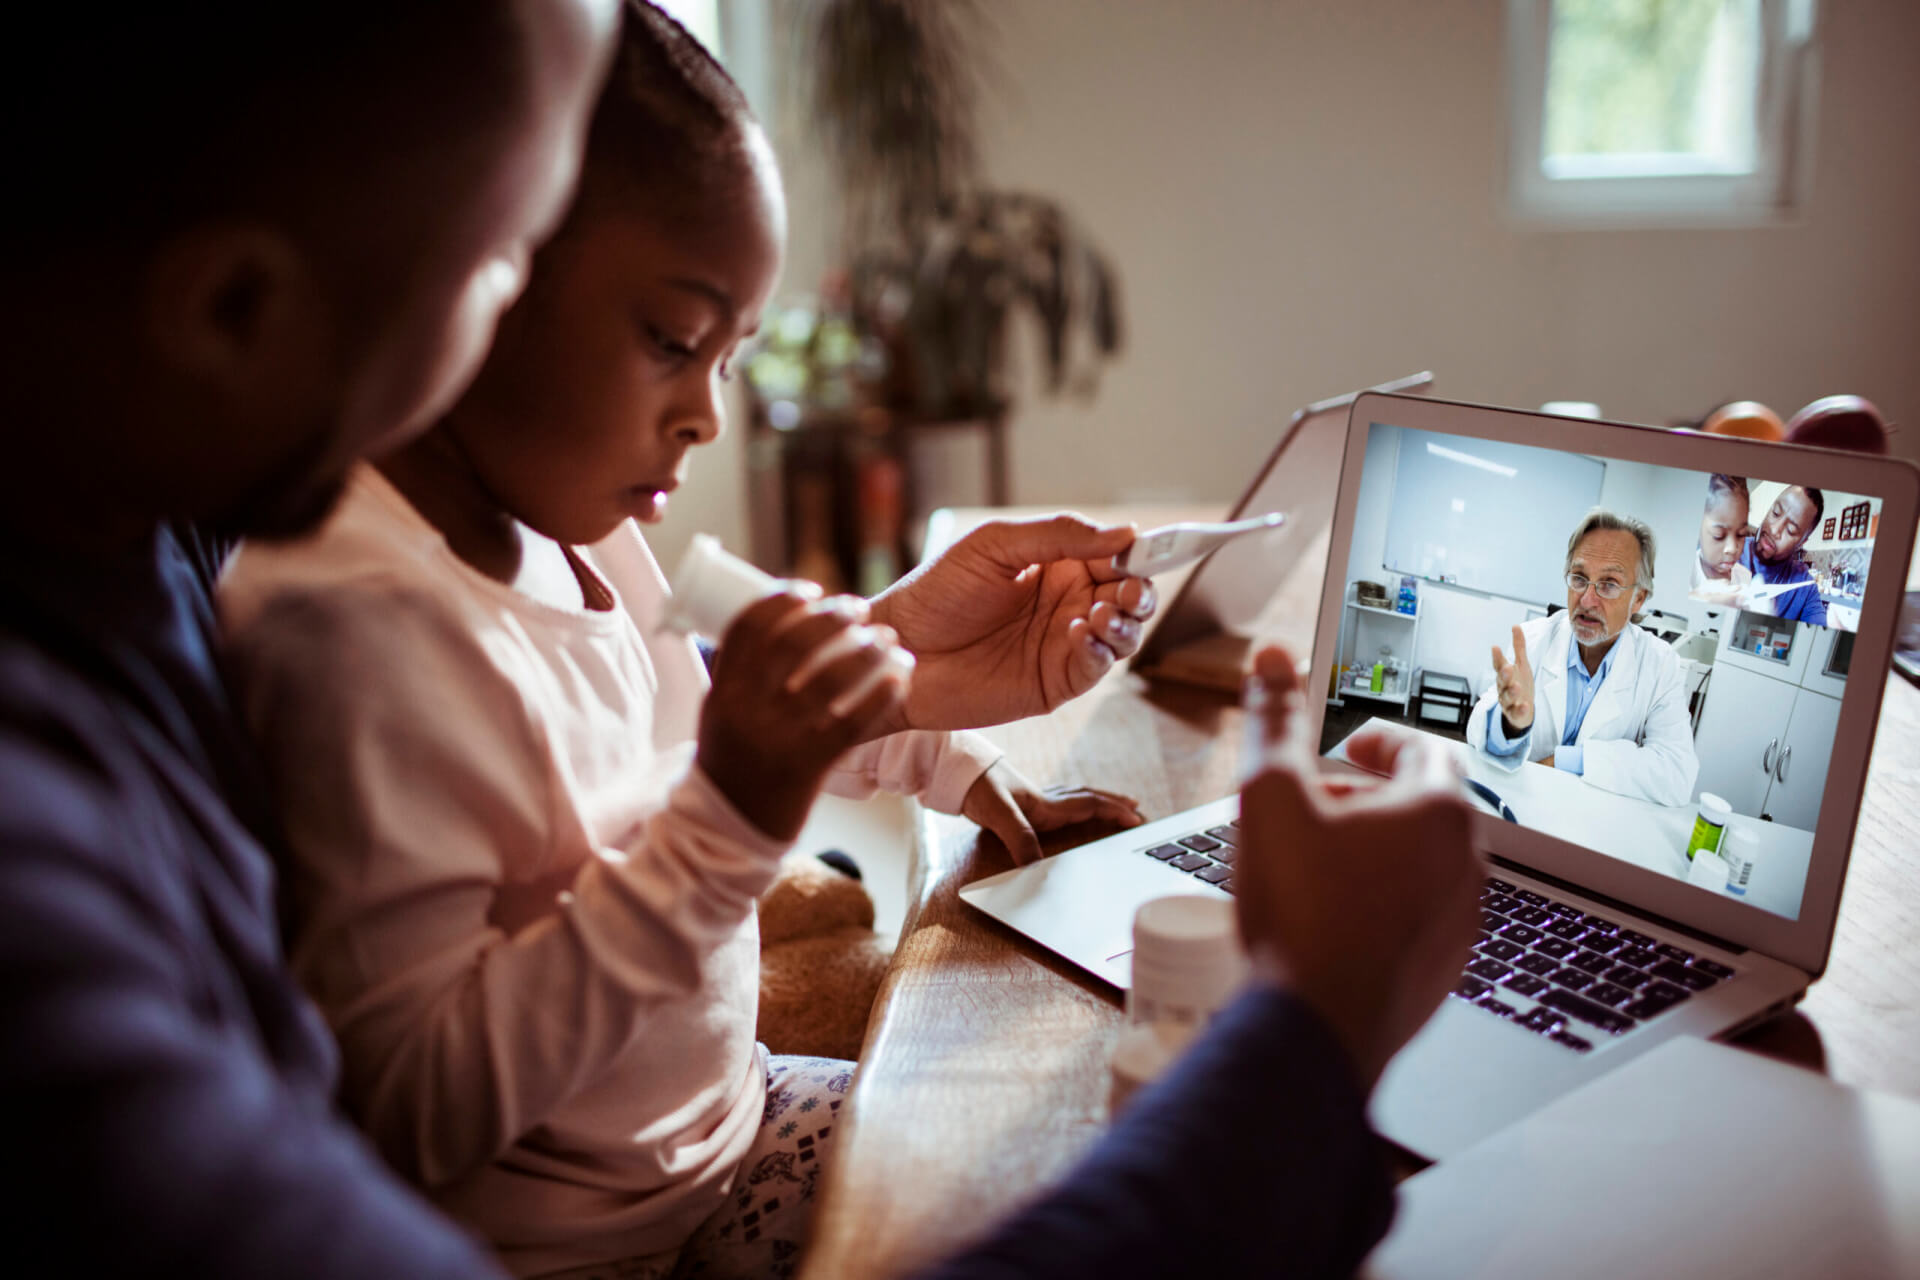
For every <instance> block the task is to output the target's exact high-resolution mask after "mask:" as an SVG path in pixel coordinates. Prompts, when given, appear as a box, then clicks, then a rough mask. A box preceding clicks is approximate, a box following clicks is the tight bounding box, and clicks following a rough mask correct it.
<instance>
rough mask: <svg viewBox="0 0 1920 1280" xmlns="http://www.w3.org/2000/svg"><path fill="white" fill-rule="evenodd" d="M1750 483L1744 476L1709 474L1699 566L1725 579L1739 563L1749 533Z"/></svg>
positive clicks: (1701, 532)
mask: <svg viewBox="0 0 1920 1280" xmlns="http://www.w3.org/2000/svg"><path fill="white" fill-rule="evenodd" d="M1747 503H1748V497H1747V482H1746V479H1745V478H1744V477H1742V476H1728V475H1721V474H1719V473H1718V472H1716V473H1714V474H1713V475H1711V476H1708V477H1707V506H1706V510H1705V511H1704V512H1703V513H1702V514H1701V516H1700V568H1701V570H1702V571H1703V572H1704V573H1705V574H1706V575H1707V576H1708V577H1711V578H1725V577H1728V576H1730V575H1731V574H1732V573H1733V566H1734V565H1735V564H1736V563H1738V562H1739V559H1740V548H1741V546H1742V545H1743V544H1744V541H1745V538H1746V533H1747Z"/></svg>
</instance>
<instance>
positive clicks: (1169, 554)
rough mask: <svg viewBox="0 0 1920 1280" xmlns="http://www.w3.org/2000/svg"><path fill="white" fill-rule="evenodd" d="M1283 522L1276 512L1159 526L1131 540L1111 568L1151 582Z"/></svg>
mask: <svg viewBox="0 0 1920 1280" xmlns="http://www.w3.org/2000/svg"><path fill="white" fill-rule="evenodd" d="M1286 522H1287V515H1286V512H1284V511H1276V512H1274V513H1273V514H1272V515H1267V516H1255V517H1254V518H1253V519H1251V520H1235V521H1233V522H1232V523H1231V524H1169V525H1162V526H1161V527H1160V528H1158V529H1148V530H1147V531H1146V532H1144V533H1142V534H1140V535H1139V536H1137V537H1136V538H1134V540H1133V545H1132V546H1131V547H1128V548H1127V549H1126V550H1125V551H1122V552H1121V553H1120V554H1118V555H1116V556H1114V558H1113V567H1114V568H1115V569H1117V570H1119V571H1120V572H1121V573H1125V574H1130V575H1132V576H1133V577H1136V578H1151V577H1152V576H1153V575H1154V574H1156V573H1165V572H1166V571H1167V570H1169V569H1178V568H1180V567H1181V566H1182V565H1187V564H1192V563H1193V562H1194V561H1195V560H1198V559H1200V557H1202V556H1204V555H1206V554H1208V553H1209V552H1211V551H1213V550H1215V549H1216V548H1218V547H1220V546H1222V545H1223V544H1225V543H1227V542H1230V541H1232V540H1233V539H1234V538H1237V537H1239V536H1240V535H1241V534H1243V533H1253V532H1255V531H1256V530H1259V529H1277V528H1279V527H1280V526H1281V525H1283V524H1285V523H1286Z"/></svg>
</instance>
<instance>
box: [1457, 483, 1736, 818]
mask: <svg viewBox="0 0 1920 1280" xmlns="http://www.w3.org/2000/svg"><path fill="white" fill-rule="evenodd" d="M1652 591H1653V530H1651V529H1649V528H1648V527H1647V526H1646V524H1645V523H1644V522H1642V521H1639V520H1635V519H1632V518H1631V517H1628V516H1617V515H1615V514H1613V513H1612V512H1610V511H1604V510H1600V509H1598V508H1596V509H1595V510H1593V511H1591V512H1589V513H1588V514H1587V517H1586V519H1584V520H1582V521H1581V522H1580V527H1579V528H1577V529H1575V530H1574V531H1573V536H1572V537H1571V538H1569V539H1567V608H1566V611H1565V612H1564V613H1556V614H1554V615H1553V616H1552V617H1550V618H1536V619H1535V620H1533V621H1532V622H1529V623H1526V624H1525V625H1523V626H1518V627H1515V628H1514V629H1513V655H1512V657H1511V659H1509V658H1508V656H1507V655H1506V654H1504V653H1502V652H1501V650H1500V647H1499V646H1498V645H1495V646H1494V648H1493V672H1494V681H1493V685H1492V686H1491V687H1490V688H1489V689H1488V690H1487V692H1486V693H1485V694H1483V695H1481V698H1480V701H1479V703H1478V704H1477V705H1476V706H1475V707H1474V709H1473V715H1472V716H1471V717H1470V718H1469V719H1468V721H1467V742H1468V743H1469V744H1470V745H1471V746H1472V747H1474V748H1475V749H1476V750H1478V751H1482V752H1484V753H1486V755H1487V756H1489V757H1490V758H1491V759H1492V760H1493V761H1494V762H1495V763H1496V764H1500V765H1502V766H1503V767H1506V768H1510V769H1518V768H1519V767H1520V765H1521V764H1522V762H1524V761H1528V760H1534V761H1538V762H1539V763H1541V764H1546V765H1551V766H1552V767H1554V768H1556V769H1563V770H1565V771H1567V772H1568V773H1575V774H1579V775H1581V776H1582V777H1584V778H1585V779H1586V780H1587V781H1588V782H1589V783H1591V784H1592V785H1594V786H1596V787H1599V788H1600V789H1601V790H1603V791H1612V792H1617V793H1618V794H1620V795H1626V796H1637V797H1638V798H1640V799H1642V800H1651V801H1652V802H1653V803H1655V804H1664V805H1680V804H1685V803H1687V800H1688V798H1689V797H1691V796H1692V794H1693V781H1694V776H1695V775H1696V774H1697V773H1698V772H1699V771H1700V761H1699V758H1698V757H1697V756H1695V755H1694V752H1693V725H1692V723H1691V722H1690V721H1689V720H1688V718H1687V698H1686V688H1685V683H1684V680H1683V678H1682V674H1681V668H1680V658H1679V655H1677V654H1675V653H1674V651H1673V649H1672V648H1671V647H1669V646H1668V645H1666V644H1663V643H1661V642H1660V641H1659V640H1656V639H1654V638H1653V637H1652V636H1650V635H1648V634H1647V633H1646V632H1644V631H1642V630H1641V629H1640V628H1639V627H1636V626H1633V625H1631V623H1630V622H1629V619H1630V618H1631V617H1632V615H1633V612H1634V610H1636V609H1638V608H1639V607H1640V606H1641V605H1643V604H1645V603H1646V600H1647V597H1648V596H1649V595H1650V594H1652Z"/></svg>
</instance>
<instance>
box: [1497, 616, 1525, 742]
mask: <svg viewBox="0 0 1920 1280" xmlns="http://www.w3.org/2000/svg"><path fill="white" fill-rule="evenodd" d="M1493 679H1494V684H1495V685H1496V687H1498V689H1499V690H1500V714H1501V715H1502V716H1504V717H1506V721H1507V736H1508V737H1509V738H1517V737H1519V736H1520V735H1521V734H1523V733H1525V732H1526V731H1527V730H1528V729H1530V728H1532V727H1533V668H1532V667H1531V666H1529V665H1527V638H1526V636H1525V635H1523V634H1521V631H1520V628H1519V627H1515V628H1514V629H1513V661H1512V662H1508V661H1507V655H1506V654H1504V653H1502V652H1500V646H1499V645H1495V646H1493Z"/></svg>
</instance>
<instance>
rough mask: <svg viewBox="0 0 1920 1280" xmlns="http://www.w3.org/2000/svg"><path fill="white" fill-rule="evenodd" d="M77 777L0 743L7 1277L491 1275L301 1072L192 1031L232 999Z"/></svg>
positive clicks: (169, 900) (228, 1040) (234, 1026)
mask: <svg viewBox="0 0 1920 1280" xmlns="http://www.w3.org/2000/svg"><path fill="white" fill-rule="evenodd" d="M63 756H64V758H63ZM83 756H84V749H83V745H82V744H78V743H66V744H61V743H59V742H58V741H57V740H53V739H50V738H49V737H47V736H40V737H39V738H38V740H27V741H23V740H22V737H21V736H20V735H18V734H11V733H7V732H5V730H4V728H3V727H0V791H3V792H4V799H5V803H4V805H3V806H0V1097H4V1098H5V1099H6V1111H7V1117H8V1123H7V1135H6V1141H5V1143H4V1144H0V1197H3V1198H4V1199H3V1201H0V1202H4V1203H5V1205H6V1216H7V1221H8V1224H9V1225H8V1230H7V1233H6V1234H7V1241H6V1245H5V1251H6V1255H7V1258H8V1264H7V1270H8V1272H9V1274H22V1275H43V1274H44V1275H53V1274H60V1275H74V1276H81V1275H192V1276H199V1277H208V1278H211V1280H226V1278H229V1277H231V1278H232V1280H241V1278H242V1277H247V1278H251V1277H260V1276H273V1277H277V1278H281V1280H296V1278H297V1280H322V1278H326V1280H335V1278H337V1280H349V1278H352V1280H361V1278H363V1277H370V1276H404V1277H407V1278H408V1280H416V1278H421V1277H447V1278H449V1280H451V1278H452V1277H460V1278H461V1280H474V1278H475V1277H490V1276H496V1275H499V1274H500V1273H499V1271H498V1269H497V1265H496V1264H495V1263H494V1262H492V1261H491V1260H489V1258H488V1257H487V1256H486V1255H485V1254H484V1253H483V1252H482V1251H481V1250H480V1249H479V1248H478V1247H476V1245H475V1244H474V1243H473V1242H472V1241H470V1240H469V1239H467V1238H466V1237H465V1236H463V1235H462V1234H460V1233H459V1232H458V1231H456V1230H455V1229H453V1228H452V1227H451V1226H449V1225H448V1224H447V1223H446V1222H445V1221H444V1220H442V1219H440V1218H439V1217H438V1216H437V1215H436V1214H435V1213H434V1212H433V1211H432V1210H431V1209H429V1208H428V1206H427V1205H426V1204H425V1203H424V1202H423V1201H421V1200H420V1199H419V1198H418V1197H417V1196H416V1195H415V1194H414V1193H412V1192H411V1191H409V1190H408V1189H407V1188H405V1187H404V1186H402V1185H401V1184H400V1183H399V1182H398V1181H397V1180H396V1179H395V1178H394V1177H393V1176H392V1175H391V1174H389V1173H388V1172H387V1171H386V1170H385V1169H384V1168H383V1167H382V1166H381V1165H380V1163H379V1162H378V1160H377V1158H375V1157H374V1156H373V1155H372V1153H371V1151H370V1149H369V1148H368V1147H367V1146H366V1145H365V1143H364V1142H363V1141H362V1140H361V1139H360V1138H359V1137H358V1135H357V1134H355V1133H354V1132H353V1131H352V1130H350V1129H349V1128H348V1127H347V1126H346V1125H345V1124H344V1123H343V1122H341V1121H340V1120H338V1119H337V1118H336V1116H335V1113H334V1112H333V1111H332V1109H331V1105H330V1101H329V1099H328V1097H327V1095H326V1092H325V1088H324V1086H325V1083H326V1082H325V1080H324V1078H317V1077H318V1075H319V1073H309V1074H307V1075H301V1074H298V1073H295V1074H292V1075H289V1074H288V1072H287V1071H286V1070H285V1069H284V1068H281V1067H276V1064H275V1063H274V1062H273V1061H272V1060H271V1059H270V1057H269V1055H268V1054H267V1053H266V1051H265V1050H264V1049H263V1047H262V1045H261V1043H260V1041H259V1038H258V1035H257V1033H256V1032H255V1031H254V1030H253V1029H252V1028H251V1027H248V1026H246V1025H244V1024H238V1023H234V1022H232V1021H222V1020H221V1019H219V1018H217V1017H210V1016H208V1010H209V1009H210V1008H212V1007H214V1006H215V1005H216V1004H217V1000H218V997H219V994H220V992H221V990H222V988H221V986H220V984H221V983H222V982H223V981H230V978H224V977H223V976H222V972H221V971H220V969H219V967H218V966H217V965H214V964H210V963H207V962H206V961H205V955H206V951H205V945H204V942H205V940H203V939H198V938H195V937H192V936H183V934H182V930H181V924H180V921H181V920H182V919H185V918H190V916H191V914H192V913H187V912H176V911H172V910H170V909H169V908H170V905H172V904H174V903H175V901H176V896H177V895H178V894H180V893H183V892H184V893H191V892H192V889H191V888H190V887H188V882H186V881H184V880H181V879H180V878H179V877H177V876H173V875H171V874H170V872H169V869H168V868H167V867H166V866H165V865H154V864H153V859H151V858H150V857H143V858H135V857H130V856H128V855H127V853H126V850H127V849H129V848H134V849H139V848H141V846H142V844H143V843H144V842H143V841H142V840H141V839H140V836H141V834H142V833H141V832H140V830H139V827H140V825H141V822H142V817H143V815H142V813H141V811H140V810H139V808H138V807H137V806H136V807H132V808H129V807H128V806H127V805H126V804H125V803H124V801H125V796H124V795H121V794H116V793H115V791H114V790H113V789H112V788H110V787H107V786H105V785H103V780H101V779H99V778H97V777H93V776H90V774H89V772H88V770H87V769H86V768H85V767H84V763H85V762H84V759H83V758H82V757H83ZM16 1269H17V1270H16Z"/></svg>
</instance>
